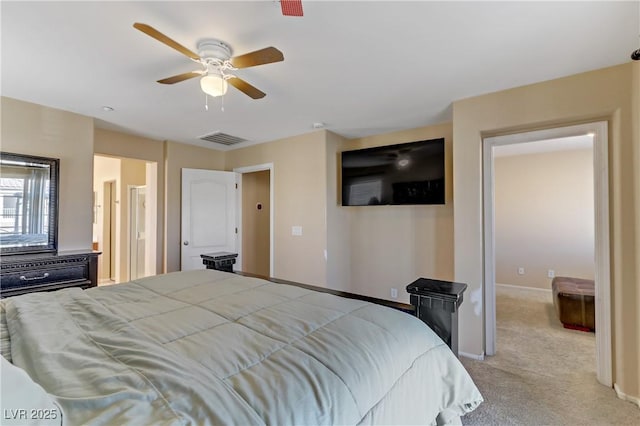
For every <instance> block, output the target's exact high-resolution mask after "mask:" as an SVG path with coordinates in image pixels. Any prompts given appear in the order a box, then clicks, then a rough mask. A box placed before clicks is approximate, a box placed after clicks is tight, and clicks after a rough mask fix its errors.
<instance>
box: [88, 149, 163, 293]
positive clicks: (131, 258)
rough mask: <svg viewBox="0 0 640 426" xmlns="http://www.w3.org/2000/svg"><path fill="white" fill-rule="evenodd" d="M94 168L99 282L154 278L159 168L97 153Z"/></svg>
mask: <svg viewBox="0 0 640 426" xmlns="http://www.w3.org/2000/svg"><path fill="white" fill-rule="evenodd" d="M93 170H94V176H93V186H94V193H95V197H94V199H95V200H96V201H95V203H96V204H95V205H94V223H93V246H94V248H95V249H96V250H99V251H101V252H102V255H101V256H100V257H99V258H98V259H99V260H98V284H99V285H106V284H115V283H120V282H126V281H129V280H132V279H136V278H141V277H143V276H148V275H155V273H156V256H157V255H156V247H157V209H158V206H157V201H156V200H157V197H156V194H157V177H156V176H157V164H156V163H155V162H147V161H144V160H137V159H131V158H124V157H111V156H105V155H94V167H93ZM143 188H144V189H143ZM134 213H135V214H134ZM141 226H142V227H143V228H141Z"/></svg>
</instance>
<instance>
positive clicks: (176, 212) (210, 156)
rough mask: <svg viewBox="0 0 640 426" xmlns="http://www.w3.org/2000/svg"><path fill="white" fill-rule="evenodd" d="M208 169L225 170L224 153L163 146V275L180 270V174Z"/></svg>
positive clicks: (194, 148)
mask: <svg viewBox="0 0 640 426" xmlns="http://www.w3.org/2000/svg"><path fill="white" fill-rule="evenodd" d="M183 168H187V169H207V170H224V152H222V151H216V150H213V149H207V148H201V147H198V146H195V145H186V144H182V143H176V142H170V141H167V142H165V170H166V172H165V181H164V188H165V197H164V199H165V214H166V222H165V226H164V231H165V241H166V247H165V265H166V272H173V271H179V270H180V248H181V241H180V227H181V217H180V209H181V200H182V198H181V197H182V195H181V194H182V184H181V182H182V177H181V174H182V172H181V170H182V169H183Z"/></svg>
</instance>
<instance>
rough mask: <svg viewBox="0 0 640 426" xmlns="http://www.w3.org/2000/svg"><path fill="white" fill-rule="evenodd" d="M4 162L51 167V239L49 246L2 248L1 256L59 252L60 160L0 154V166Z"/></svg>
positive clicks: (6, 153)
mask: <svg viewBox="0 0 640 426" xmlns="http://www.w3.org/2000/svg"><path fill="white" fill-rule="evenodd" d="M4 160H10V161H18V162H20V161H24V162H28V163H40V164H45V165H48V166H49V171H50V174H49V239H48V241H47V244H44V245H43V244H40V245H31V246H30V245H25V246H19V247H0V254H1V255H3V256H5V255H12V254H25V253H46V252H56V251H57V250H58V192H59V185H60V181H59V179H60V160H59V159H57V158H48V157H37V156H35V155H25V154H13V153H10V152H0V164H1V163H2V162H3V161H4Z"/></svg>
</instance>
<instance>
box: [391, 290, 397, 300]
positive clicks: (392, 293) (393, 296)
mask: <svg viewBox="0 0 640 426" xmlns="http://www.w3.org/2000/svg"><path fill="white" fill-rule="evenodd" d="M391 298H392V299H397V298H398V289H397V288H392V289H391Z"/></svg>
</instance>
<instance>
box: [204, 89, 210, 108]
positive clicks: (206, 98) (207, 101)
mask: <svg viewBox="0 0 640 426" xmlns="http://www.w3.org/2000/svg"><path fill="white" fill-rule="evenodd" d="M204 110H205V111H209V96H208V95H207V94H206V93H205V94H204Z"/></svg>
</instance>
